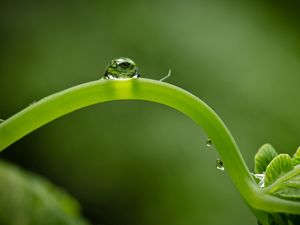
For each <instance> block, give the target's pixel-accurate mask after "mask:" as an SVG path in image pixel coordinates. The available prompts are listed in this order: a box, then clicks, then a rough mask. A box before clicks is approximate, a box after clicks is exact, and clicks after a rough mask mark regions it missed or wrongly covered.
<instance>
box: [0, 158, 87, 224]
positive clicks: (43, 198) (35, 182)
mask: <svg viewBox="0 0 300 225" xmlns="http://www.w3.org/2000/svg"><path fill="white" fill-rule="evenodd" d="M0 181H1V182H0V224H5V225H52V224H55V225H87V224H88V223H86V222H85V221H84V220H83V219H81V218H80V217H79V205H78V203H77V202H76V201H75V200H74V199H73V198H71V197H70V196H68V195H67V194H66V193H65V192H64V191H62V190H60V189H58V188H56V187H54V186H53V185H52V184H51V183H49V182H48V181H46V180H45V179H42V178H40V177H38V176H36V175H32V174H29V173H28V172H24V171H22V170H21V169H20V168H17V167H15V166H13V165H11V164H9V163H7V162H3V161H0Z"/></svg>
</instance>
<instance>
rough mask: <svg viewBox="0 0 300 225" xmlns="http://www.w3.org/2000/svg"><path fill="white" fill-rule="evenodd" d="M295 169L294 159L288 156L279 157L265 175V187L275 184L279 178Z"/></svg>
mask: <svg viewBox="0 0 300 225" xmlns="http://www.w3.org/2000/svg"><path fill="white" fill-rule="evenodd" d="M292 169H293V164H292V159H291V157H290V156H289V155H288V154H279V155H277V156H276V157H275V158H274V159H273V160H272V161H271V162H270V164H269V165H268V166H267V168H266V173H265V180H264V181H265V187H267V186H269V185H271V184H272V183H274V182H275V181H276V180H277V179H278V178H279V177H281V176H283V175H285V174H286V173H287V172H289V171H291V170H292Z"/></svg>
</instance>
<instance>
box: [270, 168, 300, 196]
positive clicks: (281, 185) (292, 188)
mask: <svg viewBox="0 0 300 225" xmlns="http://www.w3.org/2000/svg"><path fill="white" fill-rule="evenodd" d="M269 193H270V194H272V195H276V196H278V197H281V198H284V199H290V200H296V201H299V200H300V165H297V166H295V167H294V169H293V170H292V171H290V172H288V173H287V174H285V175H284V176H283V177H281V178H280V179H278V180H277V181H276V182H275V183H274V184H273V185H272V187H271V189H270V190H269Z"/></svg>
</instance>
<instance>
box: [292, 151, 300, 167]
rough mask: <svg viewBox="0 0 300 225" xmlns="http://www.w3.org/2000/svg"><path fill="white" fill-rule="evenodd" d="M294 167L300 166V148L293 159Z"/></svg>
mask: <svg viewBox="0 0 300 225" xmlns="http://www.w3.org/2000/svg"><path fill="white" fill-rule="evenodd" d="M292 160H293V165H294V166H296V165H299V164H300V147H299V148H298V149H297V151H296V153H295V154H294V157H293V159H292Z"/></svg>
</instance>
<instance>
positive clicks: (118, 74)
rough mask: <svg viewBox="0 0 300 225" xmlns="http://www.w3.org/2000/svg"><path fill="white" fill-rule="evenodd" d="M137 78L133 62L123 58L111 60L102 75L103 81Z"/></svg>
mask: <svg viewBox="0 0 300 225" xmlns="http://www.w3.org/2000/svg"><path fill="white" fill-rule="evenodd" d="M139 76H140V75H139V73H138V67H137V65H136V64H135V62H133V61H132V60H131V59H129V58H124V57H121V58H116V59H113V60H112V61H111V62H110V64H109V65H108V67H107V68H106V70H105V74H104V78H105V79H112V80H117V79H129V78H138V77H139Z"/></svg>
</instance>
